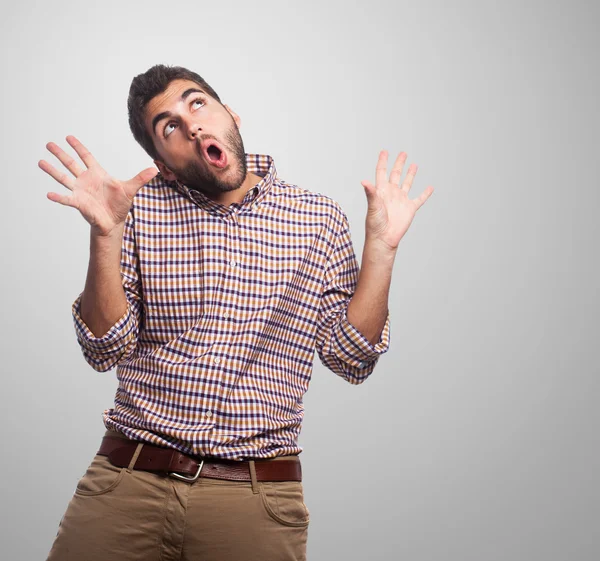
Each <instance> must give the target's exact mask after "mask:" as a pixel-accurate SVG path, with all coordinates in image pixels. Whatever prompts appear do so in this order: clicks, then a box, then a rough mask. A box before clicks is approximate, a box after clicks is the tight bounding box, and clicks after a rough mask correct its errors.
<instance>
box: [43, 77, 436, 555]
mask: <svg viewBox="0 0 600 561" xmlns="http://www.w3.org/2000/svg"><path fill="white" fill-rule="evenodd" d="M128 109H129V123H130V128H131V131H132V133H133V135H134V137H135V139H136V140H137V141H138V143H139V144H140V145H141V146H142V147H143V148H144V150H146V152H147V153H148V155H149V156H150V157H151V158H152V159H153V160H154V163H155V164H156V166H157V168H158V170H157V169H156V168H154V167H152V168H148V169H146V170H144V171H142V172H140V173H139V174H138V175H136V176H135V177H134V178H133V179H131V180H129V181H119V180H117V179H115V178H113V177H111V176H110V175H108V174H107V173H106V172H105V171H104V170H103V169H102V168H101V167H100V165H99V164H98V163H97V162H96V160H95V159H94V157H93V156H92V155H91V154H90V153H89V151H88V150H87V149H86V148H85V147H84V146H83V145H82V144H81V143H80V142H79V141H78V140H77V139H76V138H75V137H73V136H69V137H67V141H68V142H69V144H70V145H71V146H72V147H73V148H74V150H75V151H76V152H77V154H78V155H79V156H80V158H81V159H82V161H83V163H84V164H85V166H86V167H85V169H84V168H82V167H81V166H80V165H79V164H78V163H77V162H76V161H75V160H73V159H72V158H71V157H69V156H68V155H67V154H66V153H65V152H64V151H63V150H61V149H60V148H59V147H58V146H57V145H56V144H54V143H49V144H48V145H47V147H48V149H49V150H50V152H51V153H52V154H54V155H55V156H56V157H57V158H58V159H59V160H60V162H61V163H62V164H63V165H64V166H65V167H66V168H67V169H68V170H69V171H70V172H71V174H72V175H73V176H74V177H71V176H68V175H67V174H62V173H60V172H58V171H57V170H56V169H54V168H53V167H52V166H51V165H50V164H48V163H47V162H45V161H43V160H42V161H40V163H39V165H40V167H41V168H42V169H43V170H44V171H45V172H47V173H48V174H49V175H51V176H52V177H53V178H54V179H56V180H57V181H58V182H59V183H61V184H62V185H64V186H65V187H66V188H67V189H69V190H70V191H71V194H70V195H61V194H57V193H48V198H49V199H50V200H52V201H54V202H58V203H60V204H63V205H67V206H72V207H74V208H77V209H78V210H79V211H80V213H81V214H82V215H83V217H84V218H85V219H86V220H87V221H88V222H89V224H90V226H91V241H90V262H89V269H88V275H87V279H86V284H85V287H84V290H83V292H82V293H81V294H80V295H79V297H78V298H77V299H76V300H75V302H74V303H73V308H72V311H73V319H74V322H75V328H76V333H77V339H78V342H79V344H80V346H81V349H82V352H83V355H84V357H85V359H86V361H87V362H88V363H89V364H90V365H91V366H92V367H93V368H94V369H95V370H98V371H107V370H110V369H111V368H113V367H115V366H116V368H117V377H118V380H119V387H118V389H117V393H116V395H115V403H114V408H111V409H107V410H105V411H104V413H103V418H104V424H105V427H106V432H105V436H104V437H103V439H102V442H101V445H100V448H99V450H98V454H97V455H96V456H95V457H94V458H93V460H92V463H91V464H90V466H89V467H88V470H87V471H86V473H85V474H84V476H83V477H82V478H81V479H80V481H79V483H78V485H77V488H76V490H75V493H74V495H73V497H72V499H71V501H70V503H69V505H68V507H67V510H66V512H65V514H64V516H63V518H62V520H61V523H60V524H59V529H58V533H57V536H56V539H55V541H54V544H53V546H52V549H51V551H50V555H49V557H48V559H51V560H61V561H66V560H67V559H73V560H78V561H80V560H82V559H85V560H86V561H95V560H100V559H102V560H106V559H119V560H123V561H127V560H129V559H138V558H139V559H144V560H148V561H149V560H152V559H156V560H157V561H158V560H159V559H160V560H163V561H164V560H167V559H169V560H171V559H172V560H196V559H203V560H206V561H208V560H215V561H216V560H218V561H223V560H228V559H236V560H240V559H244V560H251V559H257V560H261V561H269V560H277V561H283V560H287V559H290V560H291V559H305V556H306V540H307V531H308V524H309V514H308V510H307V508H306V505H305V503H304V499H303V489H302V477H301V466H300V459H299V454H300V452H301V451H302V448H300V447H299V446H298V444H297V439H298V435H299V433H300V429H301V425H302V419H303V412H304V407H303V402H302V398H303V395H304V393H305V392H306V390H307V389H308V385H309V381H310V377H311V372H312V366H313V359H314V352H315V350H316V352H317V353H318V355H319V358H320V360H321V361H322V363H323V364H324V365H325V366H326V367H327V368H329V369H330V370H331V371H332V372H334V373H336V374H338V375H340V376H342V377H343V378H344V379H346V380H347V381H348V382H350V383H352V384H360V383H362V382H363V381H365V380H366V379H367V377H368V376H369V375H370V374H371V373H372V372H373V369H374V368H375V365H376V363H377V360H378V358H379V356H380V355H381V354H382V353H384V352H386V351H387V350H388V348H389V311H388V307H387V302H388V292H389V286H390V281H391V273H392V267H393V262H394V258H395V253H396V249H397V246H398V243H399V242H400V239H401V238H402V236H403V235H404V233H405V232H406V230H407V229H408V227H409V226H410V224H411V222H412V219H413V217H414V215H415V212H416V211H417V210H418V208H419V207H420V206H421V205H422V204H423V203H424V202H425V200H427V198H428V197H429V196H430V195H431V193H432V192H433V188H431V187H429V188H428V189H426V191H425V192H424V193H423V194H422V195H421V196H420V197H418V198H416V199H413V200H409V199H408V193H409V190H410V187H411V184H412V181H413V178H414V176H415V174H416V171H417V166H416V165H412V166H410V167H409V169H408V173H407V176H406V178H405V180H404V182H403V183H402V185H401V186H400V177H401V174H402V168H403V165H404V162H405V160H406V154H405V153H401V154H400V155H399V156H398V158H397V160H396V162H395V164H394V167H393V169H392V171H391V174H390V177H389V180H388V179H387V174H386V166H387V152H385V151H382V152H381V154H380V157H379V161H378V163H377V168H376V185H373V184H371V183H370V182H368V181H363V182H362V184H363V187H364V189H365V193H366V196H367V202H368V211H367V218H366V237H365V246H364V251H363V256H362V267H361V269H360V274H359V267H358V263H357V261H356V257H355V254H354V250H353V246H352V241H351V238H350V229H349V224H348V220H347V217H346V215H345V213H344V212H343V210H342V209H341V207H340V206H339V205H338V204H337V203H336V202H335V201H333V200H332V199H331V198H329V197H327V196H325V195H322V194H320V193H315V192H311V191H309V190H307V189H304V188H301V187H299V186H297V185H292V184H289V183H287V182H285V181H283V180H282V179H281V178H279V177H278V176H277V172H276V169H275V163H274V161H273V158H271V157H270V156H268V155H264V154H247V153H246V152H245V150H244V145H243V142H242V138H241V136H240V132H239V129H240V125H241V121H240V118H239V117H238V116H237V115H236V114H235V113H234V112H233V111H232V110H231V109H230V108H229V107H228V106H227V105H223V104H222V103H221V100H220V98H219V96H218V95H217V93H216V92H215V91H214V90H213V89H212V88H211V87H210V86H209V85H208V84H207V83H206V82H205V81H204V80H203V79H202V77H200V76H199V75H198V74H196V73H194V72H191V71H189V70H187V69H185V68H181V67H167V66H163V65H157V66H154V67H152V68H150V69H149V70H148V71H147V72H145V73H144V74H141V75H139V76H137V77H136V78H134V80H133V82H132V84H131V88H130V92H129V99H128Z"/></svg>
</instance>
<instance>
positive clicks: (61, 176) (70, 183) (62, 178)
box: [38, 160, 75, 191]
mask: <svg viewBox="0 0 600 561" xmlns="http://www.w3.org/2000/svg"><path fill="white" fill-rule="evenodd" d="M38 166H39V167H40V168H41V169H42V170H44V171H45V172H46V173H47V174H48V175H51V176H52V177H53V178H54V179H56V181H58V182H59V183H60V184H62V185H64V186H65V187H66V188H67V189H70V190H71V191H72V190H73V188H74V187H75V185H74V183H75V180H74V179H73V178H72V177H70V176H69V175H67V174H66V173H61V172H60V171H57V170H56V169H55V168H54V166H51V165H50V164H49V163H48V162H47V161H46V160H40V161H39V162H38Z"/></svg>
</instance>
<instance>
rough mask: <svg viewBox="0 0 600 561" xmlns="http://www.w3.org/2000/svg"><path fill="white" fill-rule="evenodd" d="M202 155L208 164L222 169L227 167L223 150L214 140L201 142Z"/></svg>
mask: <svg viewBox="0 0 600 561" xmlns="http://www.w3.org/2000/svg"><path fill="white" fill-rule="evenodd" d="M201 146H202V154H203V155H204V158H205V159H206V160H207V161H208V163H209V164H211V165H213V166H215V167H218V168H221V169H223V168H224V167H225V166H226V165H227V154H226V153H225V150H224V149H223V148H221V146H220V145H219V144H218V143H217V142H216V141H214V140H206V141H204V142H202V144H201Z"/></svg>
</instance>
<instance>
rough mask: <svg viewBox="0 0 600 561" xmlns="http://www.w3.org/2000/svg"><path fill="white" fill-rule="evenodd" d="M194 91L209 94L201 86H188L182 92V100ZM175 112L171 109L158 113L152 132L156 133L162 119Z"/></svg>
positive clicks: (153, 122)
mask: <svg viewBox="0 0 600 561" xmlns="http://www.w3.org/2000/svg"><path fill="white" fill-rule="evenodd" d="M194 92H198V93H201V94H204V95H208V94H207V93H206V92H205V91H204V90H201V89H200V88H188V89H187V90H185V91H184V92H183V93H182V94H181V101H185V100H186V99H187V97H188V96H189V95H190V94H193V93H194ZM172 114H173V113H171V112H170V111H163V112H162V113H159V114H158V115H156V116H155V117H154V119H152V132H153V133H154V134H155V135H156V125H157V124H158V123H159V122H160V121H162V120H163V119H166V118H167V117H170V116H171V115H172Z"/></svg>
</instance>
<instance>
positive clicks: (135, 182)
mask: <svg viewBox="0 0 600 561" xmlns="http://www.w3.org/2000/svg"><path fill="white" fill-rule="evenodd" d="M157 173H158V169H157V168H155V167H150V168H146V169H145V170H143V171H140V173H138V174H137V175H136V176H135V177H132V178H131V179H130V180H129V181H126V182H125V185H127V187H128V188H129V189H130V190H131V191H133V194H135V193H137V192H138V191H139V190H140V189H141V188H142V187H143V186H144V185H146V183H148V182H149V181H150V180H151V179H152V178H154V177H155V176H156V174H157Z"/></svg>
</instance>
